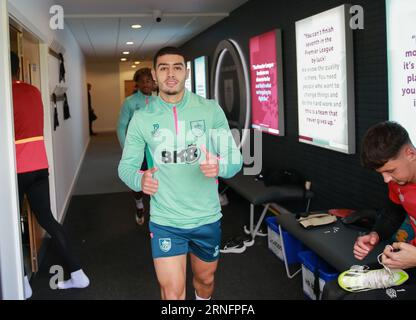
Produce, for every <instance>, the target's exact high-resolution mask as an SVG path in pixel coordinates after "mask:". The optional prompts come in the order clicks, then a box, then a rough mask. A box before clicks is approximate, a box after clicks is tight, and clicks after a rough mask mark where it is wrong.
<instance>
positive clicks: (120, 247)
mask: <svg viewBox="0 0 416 320" xmlns="http://www.w3.org/2000/svg"><path fill="white" fill-rule="evenodd" d="M228 196H229V199H230V204H229V205H228V206H226V207H224V208H223V213H224V217H223V221H222V229H223V240H224V241H226V240H227V239H229V238H230V237H232V236H235V235H239V234H242V228H241V227H242V226H243V225H244V224H245V223H247V220H248V208H249V207H248V203H247V202H245V200H244V199H241V198H240V197H239V196H238V195H235V194H233V193H232V192H229V193H228ZM146 206H147V204H146ZM133 212H134V202H133V199H132V197H131V195H130V194H129V193H115V194H105V195H104V194H101V195H87V196H74V197H73V198H72V200H71V204H70V208H69V211H68V215H67V220H66V222H65V224H64V227H65V229H66V231H67V233H68V234H69V235H70V238H71V242H72V244H73V247H74V248H75V252H76V254H77V255H78V256H79V257H80V259H81V261H82V264H83V268H84V269H85V271H86V272H87V274H88V276H89V277H90V279H91V285H90V286H89V287H88V288H86V289H71V290H52V289H50V287H49V281H50V278H51V276H52V275H51V274H49V270H50V268H51V266H53V265H61V264H62V261H61V259H60V257H59V256H58V255H57V254H56V253H55V250H54V247H53V246H52V245H50V246H49V248H48V251H47V254H46V257H45V259H44V261H43V263H42V265H41V268H40V271H39V272H38V273H37V274H36V275H35V276H34V277H33V278H32V281H31V283H32V286H33V291H34V295H33V299H52V300H53V299H66V300H71V299H104V300H113V299H116V300H135V299H139V300H142V299H145V300H154V299H159V289H158V285H157V280H156V276H155V272H154V268H153V262H152V257H151V251H150V241H149V235H148V227H147V226H145V227H138V226H137V225H136V224H135V222H134V219H133ZM191 279H192V274H191V272H190V268H189V265H188V281H187V298H188V299H193V289H192V285H191V283H192V281H191ZM214 298H215V299H218V300H263V299H267V300H269V299H272V300H286V299H296V300H298V299H301V300H302V299H304V295H303V292H302V280H301V275H298V276H296V277H295V278H294V279H288V278H287V276H286V272H285V268H284V264H283V262H281V261H280V260H279V259H278V258H277V257H276V256H275V255H274V254H273V253H272V252H271V251H270V250H269V249H268V248H267V237H263V238H261V237H258V238H257V241H256V243H255V245H254V246H253V247H250V248H247V250H246V252H244V253H242V254H222V255H221V258H220V263H219V267H218V271H217V273H216V285H215V295H214Z"/></svg>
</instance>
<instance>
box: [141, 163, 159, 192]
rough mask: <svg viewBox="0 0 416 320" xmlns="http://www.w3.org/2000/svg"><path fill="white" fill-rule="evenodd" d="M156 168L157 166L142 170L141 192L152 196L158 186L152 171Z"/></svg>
mask: <svg viewBox="0 0 416 320" xmlns="http://www.w3.org/2000/svg"><path fill="white" fill-rule="evenodd" d="M157 170H158V169H157V168H152V169H149V170H146V171H145V172H144V174H143V177H142V191H143V193H145V194H148V195H150V196H152V195H154V194H155V193H156V192H157V189H158V188H159V182H158V181H157V180H156V179H154V178H153V173H155V172H156V171H157Z"/></svg>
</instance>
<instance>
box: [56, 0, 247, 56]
mask: <svg viewBox="0 0 416 320" xmlns="http://www.w3.org/2000/svg"><path fill="white" fill-rule="evenodd" d="M247 1H248V0H171V1H169V0H118V1H114V0H88V1H85V0H57V3H58V4H60V5H62V6H63V8H64V13H65V23H66V25H67V26H68V27H69V28H70V30H71V31H72V33H73V34H74V36H75V38H76V40H77V41H78V43H79V45H80V47H81V49H82V51H83V52H84V54H85V55H86V57H87V60H94V61H101V60H114V59H120V58H122V57H123V56H124V55H123V54H122V52H123V51H129V52H130V54H129V55H126V56H125V57H127V58H128V59H129V60H130V61H134V60H151V58H152V56H153V55H154V53H155V52H156V51H157V50H158V49H159V48H160V47H163V46H166V45H173V46H180V45H182V44H183V43H185V42H186V41H188V40H189V39H191V38H193V37H195V36H196V35H198V34H199V33H201V32H202V31H204V30H206V29H207V28H209V27H210V26H212V25H213V24H215V23H217V22H219V21H220V20H222V19H224V18H226V17H227V16H228V15H229V13H230V12H231V11H233V10H235V9H236V8H238V7H239V6H241V5H242V4H244V3H245V2H247ZM156 16H160V17H161V21H160V22H156ZM133 24H139V25H141V26H142V27H141V28H140V29H132V28H131V26H132V25H133ZM128 41H131V42H133V43H134V44H133V45H127V44H126V43H127V42H128Z"/></svg>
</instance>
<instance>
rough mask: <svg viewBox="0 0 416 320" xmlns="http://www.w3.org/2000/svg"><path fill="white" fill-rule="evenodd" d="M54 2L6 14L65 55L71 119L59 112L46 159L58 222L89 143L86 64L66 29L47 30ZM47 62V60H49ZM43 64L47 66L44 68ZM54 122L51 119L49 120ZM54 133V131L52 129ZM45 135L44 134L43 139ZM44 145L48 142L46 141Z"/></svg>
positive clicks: (12, 7)
mask: <svg viewBox="0 0 416 320" xmlns="http://www.w3.org/2000/svg"><path fill="white" fill-rule="evenodd" d="M54 2H55V1H52V0H40V1H39V0H38V1H27V0H8V4H9V12H10V13H11V14H12V15H13V16H14V17H15V18H17V20H18V21H19V22H20V23H21V24H23V25H24V26H25V27H26V29H28V30H30V31H32V32H33V33H34V34H35V35H36V36H37V37H39V38H41V40H43V42H44V43H46V45H50V44H51V43H52V41H53V40H54V39H55V40H57V41H58V42H59V44H60V45H62V46H63V47H64V48H65V50H66V52H65V54H64V58H65V68H66V85H67V86H68V88H69V89H68V92H67V95H68V100H69V105H70V110H71V118H70V119H69V120H66V121H65V122H64V121H63V119H62V113H63V112H62V108H60V109H59V113H60V124H61V125H60V126H59V127H58V128H57V130H56V131H55V132H53V131H52V141H53V150H52V149H51V148H48V158H49V162H50V167H51V169H52V171H54V173H55V174H54V176H51V179H52V180H53V181H51V182H52V184H54V188H55V192H56V199H51V202H56V204H55V206H53V208H52V209H53V211H56V212H54V214H55V215H56V217H57V218H58V220H62V218H63V215H64V213H65V210H66V208H67V205H68V202H69V198H70V195H71V192H72V188H73V184H74V182H75V178H76V175H77V172H78V170H79V167H80V165H81V163H82V160H83V155H84V152H85V150H86V147H87V145H88V142H89V134H88V112H87V96H86V85H85V83H86V73H85V60H84V57H83V54H82V52H81V50H80V48H79V46H78V44H77V42H76V41H75V39H74V37H73V35H72V33H71V32H70V31H69V28H67V27H65V28H64V30H58V31H55V30H52V29H50V27H49V21H50V18H51V15H50V14H49V9H50V7H51V6H52V5H53V4H54ZM48 59H50V58H49V57H48ZM42 63H43V65H41V68H45V67H46V66H47V65H48V60H42V58H41V64H42ZM45 64H46V66H45ZM55 71H56V70H48V79H50V80H51V81H53V79H55V78H56V76H57V75H56V73H55ZM42 82H43V84H44V85H43V87H45V85H46V87H49V86H48V85H49V82H45V79H42ZM46 93H47V94H44V95H43V98H44V105H45V119H49V120H50V117H48V116H49V115H48V114H47V113H48V111H49V112H52V111H53V109H52V108H51V106H50V103H49V99H48V97H49V93H48V92H46ZM52 119H53V118H52ZM51 125H52V123H47V122H45V131H48V130H49V131H50V130H51ZM52 130H53V129H52ZM47 138H48V135H47V134H46V133H45V139H47ZM46 142H47V144H48V142H50V141H46Z"/></svg>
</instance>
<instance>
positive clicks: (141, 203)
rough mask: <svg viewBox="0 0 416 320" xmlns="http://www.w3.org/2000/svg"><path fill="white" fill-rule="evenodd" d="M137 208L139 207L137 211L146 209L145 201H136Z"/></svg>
mask: <svg viewBox="0 0 416 320" xmlns="http://www.w3.org/2000/svg"><path fill="white" fill-rule="evenodd" d="M136 207H137V209H143V208H144V205H143V199H139V200H136Z"/></svg>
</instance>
